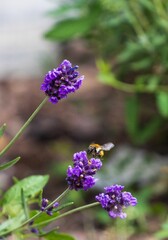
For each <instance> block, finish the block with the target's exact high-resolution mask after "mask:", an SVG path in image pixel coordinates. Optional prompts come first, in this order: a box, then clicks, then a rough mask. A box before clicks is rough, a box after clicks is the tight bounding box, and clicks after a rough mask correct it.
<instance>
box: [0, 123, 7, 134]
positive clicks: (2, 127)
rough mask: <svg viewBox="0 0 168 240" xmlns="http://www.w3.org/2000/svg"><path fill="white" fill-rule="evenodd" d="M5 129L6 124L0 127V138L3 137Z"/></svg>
mask: <svg viewBox="0 0 168 240" xmlns="http://www.w3.org/2000/svg"><path fill="white" fill-rule="evenodd" d="M5 129H6V123H4V124H3V125H2V126H1V127H0V137H2V136H3V134H4V131H5Z"/></svg>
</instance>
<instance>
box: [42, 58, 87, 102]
mask: <svg viewBox="0 0 168 240" xmlns="http://www.w3.org/2000/svg"><path fill="white" fill-rule="evenodd" d="M77 69H78V66H77V65H76V66H75V67H72V64H71V62H70V61H68V60H64V61H63V62H62V63H61V64H60V66H59V67H58V68H54V69H53V70H52V71H49V72H48V73H47V74H46V75H45V78H44V82H43V83H42V85H41V90H42V91H44V92H45V94H46V95H47V96H48V97H49V99H50V102H52V103H54V104H55V103H57V102H58V101H59V100H61V99H62V98H66V97H67V95H68V94H69V93H72V92H75V91H76V90H77V89H79V87H80V86H81V84H82V81H83V79H84V76H79V72H78V71H77Z"/></svg>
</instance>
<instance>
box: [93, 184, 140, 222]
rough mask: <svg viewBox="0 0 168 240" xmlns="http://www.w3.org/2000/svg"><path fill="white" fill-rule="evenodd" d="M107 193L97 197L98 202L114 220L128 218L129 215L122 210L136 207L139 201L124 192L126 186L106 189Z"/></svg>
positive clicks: (113, 186)
mask: <svg viewBox="0 0 168 240" xmlns="http://www.w3.org/2000/svg"><path fill="white" fill-rule="evenodd" d="M104 189H105V193H100V194H99V195H97V196H96V200H97V201H98V202H100V204H101V205H102V208H104V209H105V210H107V211H108V214H109V216H110V217H112V218H116V217H120V218H122V219H123V218H126V217H127V214H126V213H124V212H123V211H122V210H123V208H126V207H129V206H136V204H137V199H136V198H135V197H133V196H132V194H131V193H130V192H122V190H123V189H124V186H121V185H117V184H116V185H112V186H109V187H105V188H104Z"/></svg>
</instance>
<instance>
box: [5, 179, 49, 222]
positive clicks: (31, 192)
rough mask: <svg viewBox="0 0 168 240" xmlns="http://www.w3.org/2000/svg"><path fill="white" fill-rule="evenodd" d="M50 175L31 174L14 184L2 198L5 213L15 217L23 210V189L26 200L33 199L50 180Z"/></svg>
mask: <svg viewBox="0 0 168 240" xmlns="http://www.w3.org/2000/svg"><path fill="white" fill-rule="evenodd" d="M48 179H49V177H48V175H45V176H41V175H37V176H30V177H27V178H25V179H23V180H21V181H19V182H17V183H16V184H15V185H13V186H12V187H11V188H10V189H9V190H8V191H7V192H6V193H5V194H4V197H3V199H2V211H3V213H5V214H7V215H9V216H11V217H15V216H17V214H19V213H20V212H23V208H22V200H21V189H23V191H24V198H25V202H26V203H27V202H28V201H29V200H30V199H33V198H34V197H35V196H37V194H38V193H39V192H40V191H41V189H42V188H43V187H44V186H45V185H46V183H47V182H48Z"/></svg>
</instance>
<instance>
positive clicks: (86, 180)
mask: <svg viewBox="0 0 168 240" xmlns="http://www.w3.org/2000/svg"><path fill="white" fill-rule="evenodd" d="M73 162H74V164H73V167H72V166H69V167H68V170H67V178H66V180H67V183H68V185H69V188H70V189H75V190H76V191H78V190H79V189H83V190H85V191H86V190H88V189H89V188H91V187H93V185H94V184H95V182H96V179H95V178H94V176H93V175H95V174H96V172H97V170H99V169H100V168H101V166H102V162H101V160H100V159H95V158H91V159H88V157H87V153H86V151H81V152H78V153H75V154H74V156H73Z"/></svg>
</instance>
